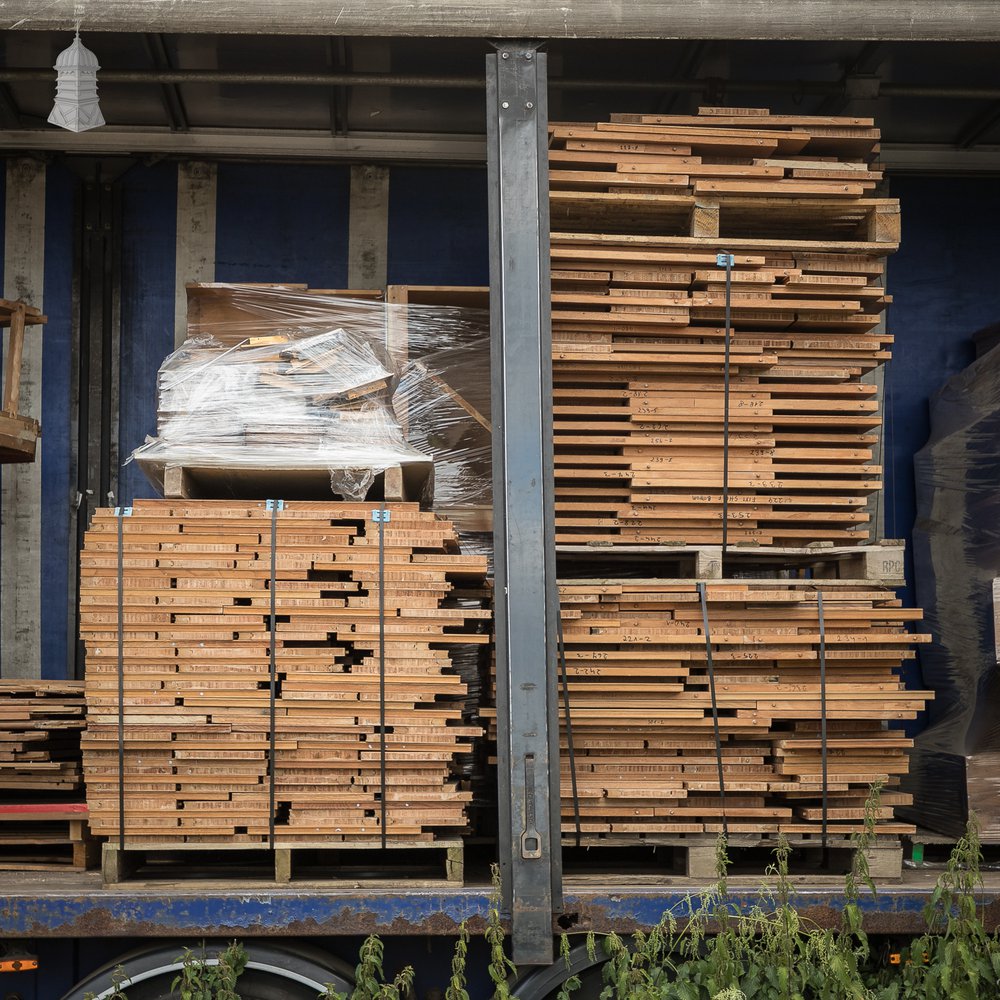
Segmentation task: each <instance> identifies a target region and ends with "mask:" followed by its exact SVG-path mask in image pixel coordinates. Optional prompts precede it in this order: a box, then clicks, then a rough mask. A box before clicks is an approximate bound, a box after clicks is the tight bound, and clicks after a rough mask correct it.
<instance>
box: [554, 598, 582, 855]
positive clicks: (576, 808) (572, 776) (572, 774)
mask: <svg viewBox="0 0 1000 1000" xmlns="http://www.w3.org/2000/svg"><path fill="white" fill-rule="evenodd" d="M557 627H558V643H559V671H560V673H561V675H562V696H563V714H564V715H565V716H566V749H567V751H568V755H569V780H570V786H571V787H572V789H573V826H574V828H575V830H576V846H577V847H579V846H580V794H579V792H578V790H577V785H576V752H575V749H574V746H573V717H572V715H571V714H570V710H569V672H568V670H567V669H566V646H565V645H564V644H563V626H562V615H561V614H560V616H559V625H558V626H557Z"/></svg>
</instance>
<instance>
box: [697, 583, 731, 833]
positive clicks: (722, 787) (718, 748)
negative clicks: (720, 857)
mask: <svg viewBox="0 0 1000 1000" xmlns="http://www.w3.org/2000/svg"><path fill="white" fill-rule="evenodd" d="M698 597H699V598H700V599H701V621H702V628H703V629H704V632H705V657H706V661H707V663H708V689H709V691H710V693H711V695H712V729H713V731H714V732H715V763H716V766H717V767H718V770H719V799H720V801H721V804H722V833H723V835H724V836H725V838H726V839H727V840H728V839H729V823H728V821H727V819H726V775H725V768H724V767H723V765H722V736H721V734H720V732H719V703H718V701H717V700H716V696H715V663H714V661H713V659H712V633H711V630H710V629H709V626H708V597H707V595H706V593H705V584H704V583H699V584H698Z"/></svg>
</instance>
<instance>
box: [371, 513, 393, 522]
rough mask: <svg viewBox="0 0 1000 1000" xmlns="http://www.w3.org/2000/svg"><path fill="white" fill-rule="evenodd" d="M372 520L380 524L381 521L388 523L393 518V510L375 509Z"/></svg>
mask: <svg viewBox="0 0 1000 1000" xmlns="http://www.w3.org/2000/svg"><path fill="white" fill-rule="evenodd" d="M372 520H373V521H374V522H375V523H376V524H379V523H381V524H388V523H389V522H390V521H391V520H392V511H391V510H373V511H372Z"/></svg>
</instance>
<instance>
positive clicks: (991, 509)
mask: <svg viewBox="0 0 1000 1000" xmlns="http://www.w3.org/2000/svg"><path fill="white" fill-rule="evenodd" d="M914 471H915V476H916V489H917V521H916V524H915V526H914V532H913V557H914V565H915V574H914V577H915V585H916V594H917V603H918V605H919V606H920V607H922V608H924V623H925V626H926V631H929V632H931V633H932V634H933V636H934V641H933V643H931V644H930V645H926V646H924V647H922V648H921V651H920V664H921V669H922V671H923V680H924V686H925V687H928V688H933V689H934V691H935V692H936V697H935V700H934V701H933V702H932V703H931V704H930V706H929V714H928V725H927V728H926V729H925V730H924V731H923V732H922V733H920V735H919V736H918V737H917V741H916V747H915V749H914V751H913V755H912V760H911V773H910V781H909V786H910V788H911V790H912V791H913V792H914V795H915V802H914V807H913V810H912V812H911V813H910V818H911V819H913V820H914V821H915V822H916V823H918V824H919V825H920V826H922V827H926V828H929V829H931V830H936V831H938V832H940V833H943V834H946V835H949V836H958V835H960V834H962V833H963V832H964V829H965V825H966V822H967V820H968V817H969V813H970V811H974V812H975V813H976V814H977V816H978V819H979V822H980V824H981V826H982V836H983V839H984V840H992V841H998V840H1000V682H998V666H997V653H998V648H997V634H996V605H995V599H994V579H995V578H996V577H998V576H1000V348H994V349H993V350H989V351H987V352H986V353H985V354H983V355H982V356H981V357H980V358H979V359H978V360H977V361H975V362H974V363H973V364H971V365H970V366H969V367H968V368H966V369H965V370H964V371H962V372H961V373H959V374H958V375H956V376H954V377H953V378H951V379H949V381H948V382H946V383H945V385H944V386H943V387H942V389H941V390H940V391H939V392H938V394H937V396H936V397H935V399H934V400H933V401H932V408H931V435H930V438H929V440H928V442H927V444H926V445H925V446H924V448H923V449H922V450H921V451H920V452H918V454H917V455H916V457H915V459H914Z"/></svg>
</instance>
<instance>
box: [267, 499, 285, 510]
mask: <svg viewBox="0 0 1000 1000" xmlns="http://www.w3.org/2000/svg"><path fill="white" fill-rule="evenodd" d="M267 509H268V510H284V509H285V501H284V500H268V501H267Z"/></svg>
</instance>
